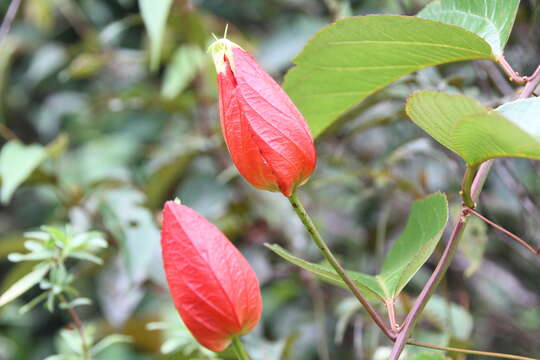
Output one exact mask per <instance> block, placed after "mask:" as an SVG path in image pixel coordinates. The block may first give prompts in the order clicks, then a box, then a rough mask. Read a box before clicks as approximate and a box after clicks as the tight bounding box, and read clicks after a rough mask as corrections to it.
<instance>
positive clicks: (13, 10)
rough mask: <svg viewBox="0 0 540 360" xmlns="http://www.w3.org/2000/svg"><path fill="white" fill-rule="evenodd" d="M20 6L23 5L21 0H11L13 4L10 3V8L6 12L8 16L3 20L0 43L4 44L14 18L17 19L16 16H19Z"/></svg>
mask: <svg viewBox="0 0 540 360" xmlns="http://www.w3.org/2000/svg"><path fill="white" fill-rule="evenodd" d="M19 6H21V0H13V1H11V4H9V8H8V10H7V12H6V16H5V17H4V20H3V21H2V26H0V45H2V42H3V41H4V38H5V37H6V36H7V34H8V33H9V30H10V29H11V25H13V20H15V16H17V11H18V10H19Z"/></svg>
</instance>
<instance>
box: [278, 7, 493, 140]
mask: <svg viewBox="0 0 540 360" xmlns="http://www.w3.org/2000/svg"><path fill="white" fill-rule="evenodd" d="M472 59H493V57H492V55H491V48H490V46H489V44H488V43H487V42H486V41H484V40H483V39H482V38H480V37H479V36H477V35H476V34H473V33H471V32H469V31H468V30H465V29H463V28H461V27H458V26H455V25H448V24H442V23H440V22H435V21H431V20H425V19H420V18H416V17H406V16H395V15H369V16H360V17H351V18H346V19H343V20H340V21H338V22H336V23H335V24H332V25H329V26H327V27H325V28H323V29H322V30H321V31H319V32H318V33H317V34H316V35H315V37H314V38H312V39H311V40H310V41H309V42H308V44H307V45H306V46H305V48H304V50H303V51H302V52H301V53H300V55H298V57H296V59H295V60H294V63H295V65H296V66H294V67H293V68H292V69H291V70H290V71H289V72H288V73H287V75H286V77H285V82H284V84H283V87H284V89H285V90H286V91H287V93H288V94H289V96H290V97H291V98H292V100H293V101H294V103H295V104H296V105H297V106H298V108H299V109H300V111H301V112H302V114H303V115H304V117H305V118H306V120H307V121H308V123H309V126H310V128H311V131H312V133H313V135H314V136H318V135H320V134H321V133H322V132H323V131H324V130H325V129H326V128H328V127H329V126H330V125H331V124H332V123H333V122H334V121H335V120H336V119H337V118H338V117H339V115H341V114H342V113H344V112H345V111H346V110H349V109H350V108H351V107H352V106H353V105H355V104H357V103H358V102H360V101H362V100H363V99H365V98H366V97H367V96H369V95H371V94H373V93H374V92H376V91H377V90H380V89H382V88H383V87H385V86H386V85H388V84H390V83H391V82H393V81H395V80H397V79H399V78H400V77H402V76H404V75H407V74H410V73H412V72H415V71H417V70H420V69H422V68H425V67H428V66H434V65H439V64H444V63H448V62H454V61H464V60H472Z"/></svg>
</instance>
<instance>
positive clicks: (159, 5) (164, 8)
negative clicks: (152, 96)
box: [139, 0, 172, 70]
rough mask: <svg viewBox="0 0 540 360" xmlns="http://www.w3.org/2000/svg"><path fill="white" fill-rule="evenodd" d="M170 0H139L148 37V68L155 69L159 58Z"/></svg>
mask: <svg viewBox="0 0 540 360" xmlns="http://www.w3.org/2000/svg"><path fill="white" fill-rule="evenodd" d="M171 4H172V0H139V8H140V10H141V16H142V18H143V21H144V25H145V26H146V30H147V31H148V37H149V38H150V68H151V69H152V70H156V69H157V67H158V65H159V61H160V59H161V45H162V43H163V33H164V32H165V26H166V25H167V17H168V15H169V10H170V9H171Z"/></svg>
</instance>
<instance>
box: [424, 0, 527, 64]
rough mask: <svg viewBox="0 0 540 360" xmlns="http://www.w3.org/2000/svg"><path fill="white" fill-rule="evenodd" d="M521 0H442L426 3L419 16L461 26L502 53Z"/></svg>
mask: <svg viewBox="0 0 540 360" xmlns="http://www.w3.org/2000/svg"><path fill="white" fill-rule="evenodd" d="M518 7H519V0H483V1H472V0H440V1H434V2H432V3H430V4H429V5H428V6H426V7H425V8H424V9H423V10H422V11H420V13H419V14H418V16H419V17H421V18H425V19H430V20H436V21H441V22H444V23H447V24H453V25H458V26H461V27H463V28H465V29H467V30H469V31H472V32H473V33H475V34H478V35H479V36H480V37H481V38H483V39H484V40H486V41H487V42H488V43H489V44H490V45H491V48H492V49H493V54H495V55H500V54H501V53H502V52H503V49H504V46H505V45H506V42H507V41H508V37H509V36H510V31H512V26H513V25H514V20H515V18H516V14H517V10H518Z"/></svg>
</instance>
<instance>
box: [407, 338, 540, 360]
mask: <svg viewBox="0 0 540 360" xmlns="http://www.w3.org/2000/svg"><path fill="white" fill-rule="evenodd" d="M407 344H409V345H415V346H420V347H424V348H428V349H435V350H441V351H450V352H457V353H462V354H471V355H482V356H490V357H494V358H503V359H515V360H538V359H534V358H530V357H526V356H520V355H512V354H503V353H495V352H490V351H480V350H468V349H461V348H454V347H448V346H438V345H431V344H425V343H422V342H418V341H412V340H411V341H409V342H407Z"/></svg>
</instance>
